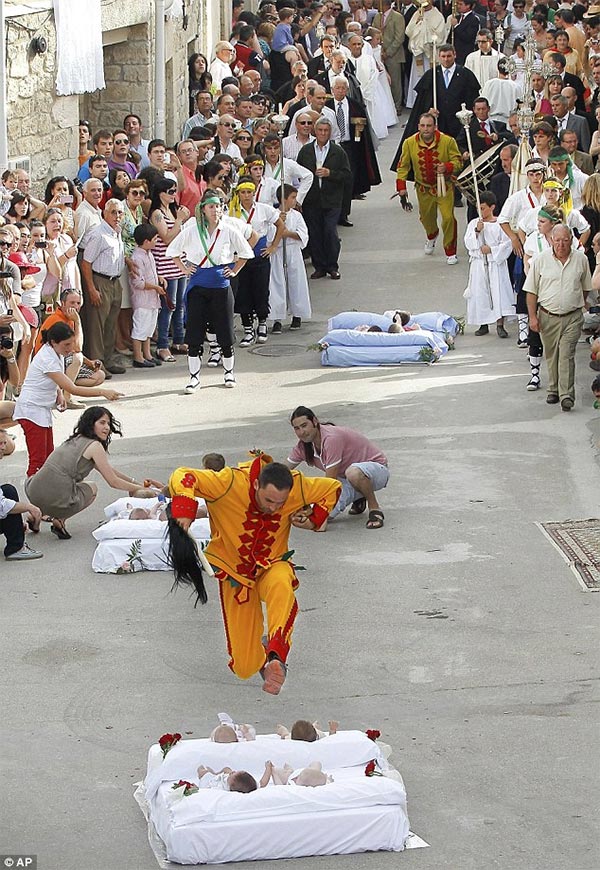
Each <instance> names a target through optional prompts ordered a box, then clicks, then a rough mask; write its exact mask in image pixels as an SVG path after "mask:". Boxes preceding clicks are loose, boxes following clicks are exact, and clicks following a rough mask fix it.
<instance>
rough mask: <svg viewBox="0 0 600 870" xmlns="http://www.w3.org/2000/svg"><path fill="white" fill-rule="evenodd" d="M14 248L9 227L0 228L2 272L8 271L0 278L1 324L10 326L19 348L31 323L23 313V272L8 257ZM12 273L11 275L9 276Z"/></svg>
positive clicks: (0, 270)
mask: <svg viewBox="0 0 600 870" xmlns="http://www.w3.org/2000/svg"><path fill="white" fill-rule="evenodd" d="M11 248H12V234H11V232H10V231H9V227H2V228H1V229H0V273H2V272H5V273H7V277H6V278H0V326H10V328H11V330H12V338H13V341H14V344H15V350H16V349H17V344H18V342H20V341H21V339H23V338H24V339H25V340H27V339H28V338H29V336H30V334H31V331H30V328H29V324H28V323H27V321H26V320H25V318H24V317H23V315H22V314H21V310H20V309H19V302H20V301H21V292H22V290H21V273H20V271H19V269H18V267H17V266H15V264H14V263H11V262H10V260H9V259H8V256H9V251H10V250H11ZM8 273H10V277H8Z"/></svg>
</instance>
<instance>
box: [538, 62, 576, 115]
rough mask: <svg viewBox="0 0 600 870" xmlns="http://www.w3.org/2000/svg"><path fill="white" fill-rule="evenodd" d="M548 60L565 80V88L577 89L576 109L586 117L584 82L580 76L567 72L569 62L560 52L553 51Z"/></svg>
mask: <svg viewBox="0 0 600 870" xmlns="http://www.w3.org/2000/svg"><path fill="white" fill-rule="evenodd" d="M546 60H547V61H549V62H550V64H551V65H552V66H553V67H554V69H555V71H556V73H557V75H559V76H560V77H561V79H562V80H563V87H565V88H566V87H569V88H575V90H576V91H577V102H576V104H575V108H576V109H577V111H578V112H579V113H580V114H581V115H585V98H584V92H585V88H584V86H583V82H582V81H581V79H580V78H579V77H578V76H574V75H573V74H572V73H568V72H565V67H566V65H567V61H566V58H565V56H564V54H561V53H560V52H559V51H553V52H552V53H551V54H550V55H549V56H548V57H546Z"/></svg>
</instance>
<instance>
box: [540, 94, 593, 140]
mask: <svg viewBox="0 0 600 870" xmlns="http://www.w3.org/2000/svg"><path fill="white" fill-rule="evenodd" d="M550 103H551V105H552V113H553V115H554V117H555V118H556V124H557V131H558V134H559V135H560V133H561V132H562V131H563V130H572V131H573V132H574V133H577V141H578V143H579V146H580V148H581V150H582V151H589V148H590V128H589V126H588V124H587V121H586V120H585V118H582V117H580V115H576V114H575V113H574V112H569V101H568V99H567V97H563V95H562V94H555V96H553V97H552V98H551V99H550Z"/></svg>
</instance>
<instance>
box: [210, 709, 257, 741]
mask: <svg viewBox="0 0 600 870" xmlns="http://www.w3.org/2000/svg"><path fill="white" fill-rule="evenodd" d="M210 739H211V740H212V741H213V743H241V742H243V741H246V740H256V728H253V727H252V725H236V723H235V722H234V721H233V719H232V718H231V716H230V715H229V714H228V713H219V724H218V725H217V727H216V728H213V730H212V732H211V735H210Z"/></svg>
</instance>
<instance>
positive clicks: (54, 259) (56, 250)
mask: <svg viewBox="0 0 600 870" xmlns="http://www.w3.org/2000/svg"><path fill="white" fill-rule="evenodd" d="M44 227H45V230H46V252H47V254H48V259H47V266H48V270H47V272H46V278H45V280H44V283H43V284H42V303H43V304H44V306H45V307H46V313H51V311H52V310H53V309H54V306H55V305H56V303H57V302H58V296H59V293H60V290H61V289H63V290H65V289H67V288H69V287H71V288H73V289H75V290H77V292H78V293H81V275H80V273H79V267H78V265H77V246H76V245H75V244H74V243H73V239H72V238H71V236H69V235H67V233H64V232H63V215H62V212H61V211H60V209H57V208H51V209H49V210H48V213H47V214H46V218H45V220H44ZM61 279H62V288H61V287H60V284H61Z"/></svg>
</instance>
